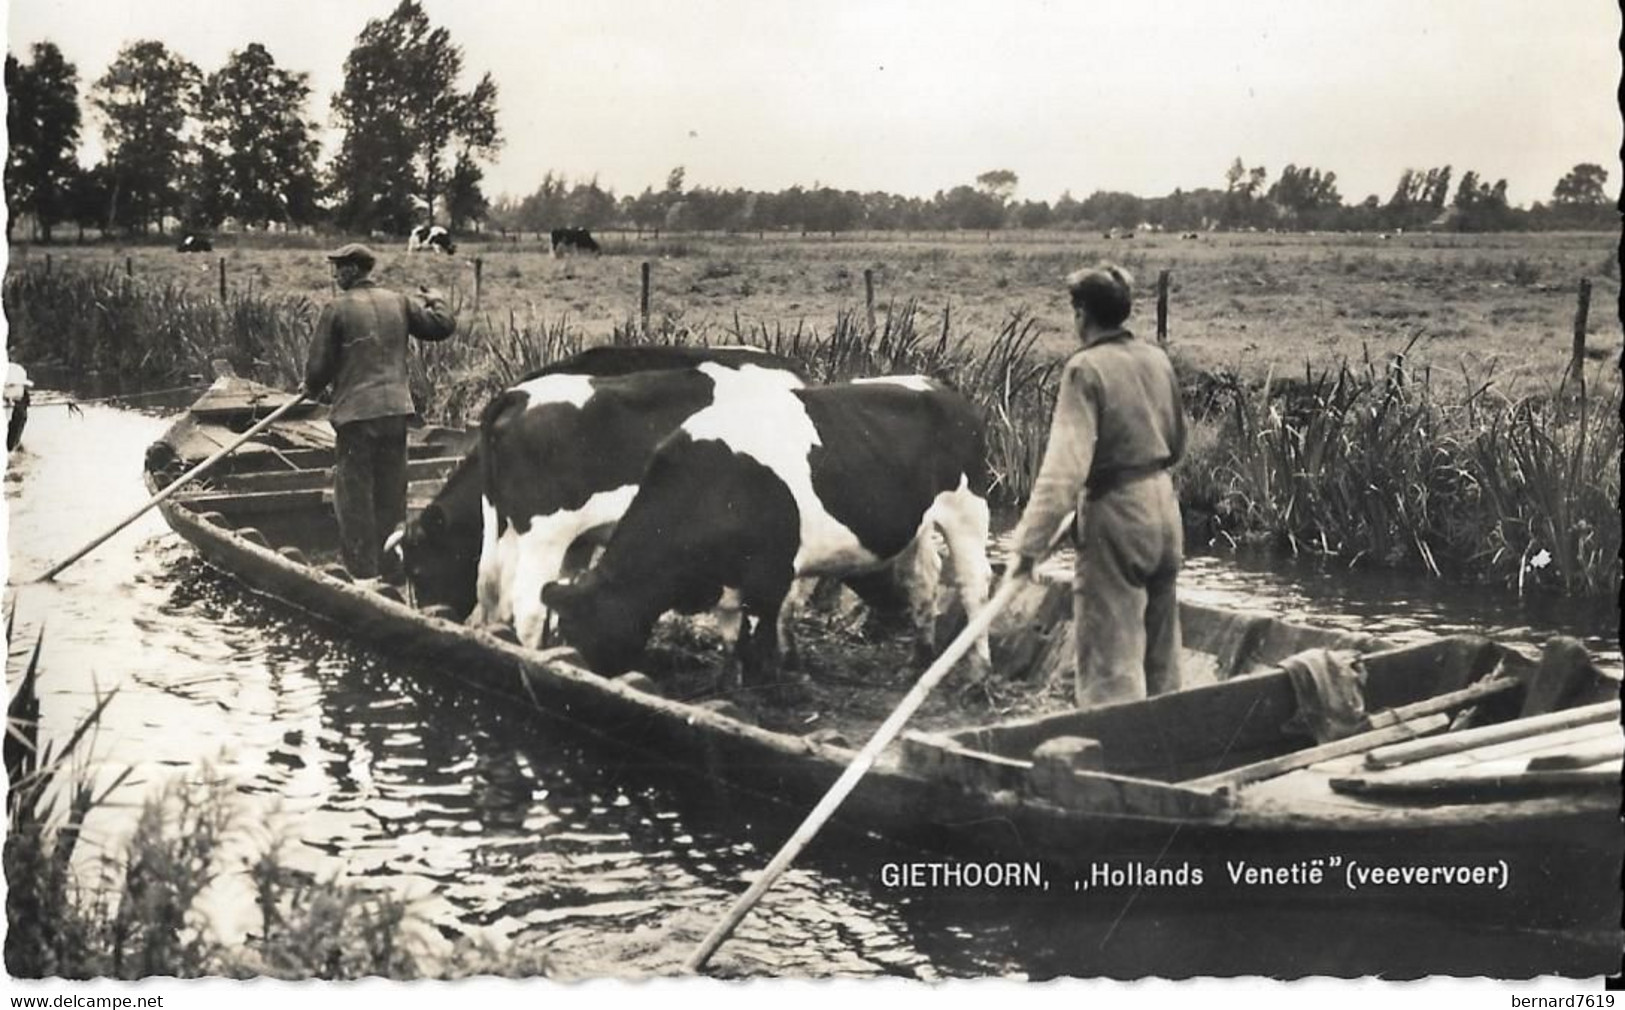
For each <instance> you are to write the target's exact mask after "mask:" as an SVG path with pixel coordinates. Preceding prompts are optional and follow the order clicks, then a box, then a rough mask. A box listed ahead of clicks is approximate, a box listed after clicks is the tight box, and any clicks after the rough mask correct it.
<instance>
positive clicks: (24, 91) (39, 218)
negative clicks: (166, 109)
mask: <svg viewBox="0 0 1625 1010" xmlns="http://www.w3.org/2000/svg"><path fill="white" fill-rule="evenodd" d="M31 55H32V57H33V60H32V62H30V63H22V62H20V61H18V60H17V58H16V57H14V56H12V55H10V54H9V53H8V54H7V55H6V129H7V131H8V132H9V134H10V146H9V147H8V148H7V149H6V200H7V202H8V203H10V205H11V215H10V216H9V217H7V218H6V239H7V240H8V241H9V240H10V239H11V227H12V221H13V220H14V219H15V217H16V216H17V215H18V214H32V215H33V216H34V220H35V221H36V222H37V223H38V226H39V231H40V237H41V238H43V239H44V240H45V241H47V242H49V241H50V240H51V227H52V226H53V225H54V224H56V222H58V221H60V220H63V219H64V218H67V217H69V216H71V209H70V207H69V206H68V202H69V201H68V193H69V191H70V190H71V188H72V187H73V184H74V180H75V178H76V177H77V175H78V173H79V163H78V162H77V161H76V160H75V158H74V151H75V150H76V149H77V148H78V146H79V72H78V70H77V69H75V68H74V65H73V64H72V63H69V62H68V61H67V60H66V59H64V58H63V56H62V51H61V50H60V49H58V48H57V47H56V45H55V44H54V43H51V42H37V43H35V44H34V46H33V48H32V50H31Z"/></svg>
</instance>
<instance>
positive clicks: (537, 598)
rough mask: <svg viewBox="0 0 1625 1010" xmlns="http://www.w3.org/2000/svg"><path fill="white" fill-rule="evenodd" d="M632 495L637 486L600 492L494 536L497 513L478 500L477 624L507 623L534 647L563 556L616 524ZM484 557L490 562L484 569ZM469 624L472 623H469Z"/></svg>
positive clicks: (521, 638)
mask: <svg viewBox="0 0 1625 1010" xmlns="http://www.w3.org/2000/svg"><path fill="white" fill-rule="evenodd" d="M637 491H638V487H637V485H636V484H626V485H623V486H621V487H618V488H616V489H614V490H613V491H600V492H598V493H597V494H595V495H593V496H592V497H591V498H589V499H587V501H586V503H585V504H584V505H582V506H581V507H580V508H578V509H571V510H568V511H563V512H554V513H551V514H548V515H534V516H531V517H530V523H529V527H530V528H529V529H527V530H526V531H525V532H524V533H520V532H519V528H518V526H516V525H515V524H513V523H511V522H510V523H508V524H506V525H505V526H504V527H503V529H502V530H501V532H500V533H498V534H497V535H496V536H494V537H493V536H492V535H491V532H490V531H491V530H493V529H494V528H495V526H496V510H495V509H494V508H493V507H492V505H491V503H490V502H489V501H484V502H482V508H483V510H484V515H485V529H486V531H487V532H486V541H485V546H484V548H483V549H482V550H481V551H480V586H479V589H480V603H479V606H478V607H477V608H476V609H475V613H476V614H479V615H480V616H481V621H480V622H478V623H487V624H505V623H508V622H509V621H512V623H513V629H514V633H515V634H516V635H517V636H518V637H519V641H520V642H521V643H522V644H524V645H527V646H530V647H532V648H535V647H536V646H539V645H540V644H541V642H542V633H543V631H544V630H545V628H546V626H547V616H548V610H547V607H545V606H543V605H542V587H543V586H545V585H547V584H548V583H549V582H553V581H556V580H557V579H558V578H559V576H560V575H561V574H563V570H564V555H565V553H566V552H568V551H569V549H570V545H571V544H573V543H575V541H576V539H577V538H578V537H580V536H581V535H583V534H584V533H587V532H588V531H589V530H594V529H597V528H598V527H600V526H604V525H606V524H612V523H617V522H620V520H621V517H622V516H623V515H625V514H626V510H627V509H628V508H629V507H630V506H631V504H632V498H633V497H634V496H635V495H636V494H637ZM487 557H490V558H491V559H492V563H491V564H490V565H489V566H488V565H487V563H486V559H487ZM470 623H476V622H474V621H473V620H472V619H471V620H470Z"/></svg>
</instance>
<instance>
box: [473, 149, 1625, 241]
mask: <svg viewBox="0 0 1625 1010" xmlns="http://www.w3.org/2000/svg"><path fill="white" fill-rule="evenodd" d="M1224 179H1225V187H1224V188H1223V189H1219V188H1217V187H1215V188H1210V189H1193V190H1178V189H1176V190H1175V191H1174V192H1172V193H1170V194H1168V195H1167V196H1162V197H1142V196H1137V195H1135V194H1133V193H1123V192H1112V191H1106V190H1100V191H1096V192H1094V193H1092V194H1090V195H1089V196H1087V197H1085V198H1084V199H1082V200H1078V199H1075V198H1074V197H1073V196H1072V195H1071V194H1070V193H1064V194H1062V195H1061V197H1060V199H1059V200H1057V201H1055V202H1054V203H1053V204H1052V203H1049V202H1047V201H1043V200H1019V201H1018V200H1016V199H1014V191H1015V189H1016V186H1017V183H1018V182H1019V177H1018V176H1017V175H1016V173H1015V172H1013V171H1010V170H1008V169H995V170H993V171H990V172H986V173H983V174H982V175H980V176H978V177H977V179H976V183H975V185H974V186H972V185H968V184H967V185H961V186H955V187H953V188H952V189H948V190H943V191H939V192H937V193H936V194H935V195H933V196H931V197H926V198H920V197H905V196H897V195H895V194H892V193H885V192H867V193H860V192H856V191H853V190H840V189H835V188H833V187H829V186H823V185H819V184H816V183H815V184H814V185H813V186H811V187H808V188H804V187H802V186H791V187H790V188H788V189H784V190H779V191H777V192H761V191H755V190H746V189H715V188H707V187H694V188H685V187H684V170H683V168H682V167H681V166H679V167H677V168H674V169H673V170H672V171H671V173H670V174H669V175H668V176H667V179H666V184H665V186H664V187H663V188H661V189H655V188H654V187H646V188H645V189H644V190H643V191H642V192H641V193H639V194H637V195H635V196H634V195H626V196H620V197H617V196H616V194H615V193H614V191H613V190H610V189H606V188H604V187H602V186H600V185H599V184H598V181H597V180H596V179H591V180H587V181H583V182H576V183H574V184H571V183H570V182H569V181H568V180H567V179H565V178H564V177H563V176H560V175H557V174H555V173H552V172H549V173H547V174H546V175H545V176H543V178H542V182H541V184H540V185H539V186H538V187H537V188H536V190H535V191H534V192H532V193H531V194H530V195H528V196H525V197H521V198H506V197H505V198H502V199H499V200H497V201H496V202H495V203H494V204H493V205H492V206H491V208H490V212H489V214H488V216H487V219H486V220H487V224H488V225H489V226H490V227H493V228H496V229H498V230H500V231H503V232H529V231H544V230H546V229H547V228H549V227H552V226H554V225H556V224H558V223H569V224H574V225H581V226H584V227H634V228H638V229H665V230H669V231H689V230H700V231H794V230H800V231H802V232H842V231H849V230H853V229H858V228H862V229H872V230H880V231H954V230H975V231H992V230H996V229H1007V228H1009V229H1038V228H1063V229H1068V228H1070V229H1097V230H1111V231H1124V230H1130V229H1138V228H1151V229H1156V230H1161V231H1178V232H1196V231H1214V230H1220V231H1241V230H1253V231H1265V230H1276V231H1311V230H1313V231H1395V230H1403V229H1407V228H1409V229H1416V228H1440V229H1446V230H1452V231H1514V230H1525V229H1559V228H1612V227H1615V226H1617V223H1618V217H1617V215H1616V212H1615V209H1614V206H1613V203H1612V202H1611V200H1610V198H1609V195H1608V191H1607V182H1608V172H1607V170H1606V169H1604V168H1602V166H1600V165H1595V164H1589V163H1587V164H1580V165H1576V166H1575V167H1574V168H1573V169H1572V170H1571V171H1569V172H1568V173H1567V174H1566V175H1564V176H1563V178H1562V179H1560V180H1559V181H1558V182H1557V185H1556V186H1555V188H1554V190H1553V194H1552V200H1551V202H1549V203H1539V202H1537V203H1535V204H1533V205H1532V206H1530V207H1528V208H1523V207H1514V206H1510V205H1509V204H1508V203H1507V197H1506V187H1507V184H1506V180H1504V179H1500V180H1496V181H1495V182H1494V183H1490V182H1488V181H1486V180H1484V179H1482V178H1481V177H1480V176H1479V175H1478V173H1477V172H1474V171H1467V172H1464V173H1463V174H1462V175H1461V177H1460V179H1459V180H1454V181H1455V182H1456V185H1455V188H1454V189H1452V187H1451V183H1452V181H1453V179H1452V168H1451V166H1449V165H1445V166H1442V167H1437V168H1428V169H1411V168H1407V169H1405V170H1404V171H1403V172H1402V173H1401V175H1400V177H1399V181H1398V183H1397V184H1396V186H1395V188H1394V192H1393V194H1392V195H1391V196H1390V197H1389V198H1388V199H1387V200H1386V201H1384V200H1383V199H1381V198H1380V197H1378V196H1375V195H1373V196H1370V197H1368V198H1366V199H1365V200H1364V201H1362V202H1360V203H1357V204H1348V203H1345V202H1344V201H1343V198H1342V197H1341V195H1340V194H1339V193H1338V190H1337V176H1336V173H1334V172H1330V171H1326V172H1323V171H1321V170H1320V169H1317V168H1313V167H1307V166H1306V167H1301V168H1300V167H1299V166H1296V165H1287V166H1286V167H1285V168H1283V169H1282V170H1281V172H1280V174H1279V175H1278V176H1277V177H1276V178H1275V179H1274V181H1273V182H1272V181H1271V180H1270V173H1269V171H1268V170H1267V169H1266V168H1264V167H1262V166H1258V167H1253V168H1246V167H1244V166H1243V165H1242V162H1241V159H1239V158H1238V159H1236V161H1235V162H1234V163H1233V164H1232V165H1231V166H1230V168H1229V169H1228V170H1227V171H1226V173H1225V176H1224Z"/></svg>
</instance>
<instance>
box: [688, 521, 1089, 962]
mask: <svg viewBox="0 0 1625 1010" xmlns="http://www.w3.org/2000/svg"><path fill="white" fill-rule="evenodd" d="M1068 525H1069V524H1063V525H1062V529H1063V530H1064V529H1066V528H1067V526H1068ZM1025 581H1026V580H1025V579H1012V578H1006V579H1005V580H1004V582H1003V583H1002V584H1001V585H1000V586H999V591H998V592H996V593H994V594H993V599H991V600H989V601H988V603H987V606H985V607H983V608H982V609H981V610H980V611H978V612H977V614H976V616H975V617H973V618H971V620H970V622H969V623H968V624H966V625H965V629H964V630H963V631H961V632H960V633H959V637H957V638H955V639H954V640H953V641H952V642H950V643H949V644H948V648H946V649H944V650H943V652H942V655H940V656H938V657H937V661H936V662H934V663H932V664H931V666H930V668H929V669H927V670H926V671H925V673H923V674H921V675H920V679H919V680H918V681H916V682H915V684H914V687H913V688H912V689H911V690H910V691H909V692H908V694H907V695H906V696H905V697H904V698H903V701H902V704H900V705H898V706H897V710H896V711H894V712H893V713H892V714H891V716H890V717H889V718H887V720H886V721H885V722H883V723H881V724H880V728H879V729H877V730H875V735H874V736H872V737H870V738H869V742H868V743H866V744H864V745H863V750H861V751H859V752H858V756H857V759H856V760H854V761H853V762H852V763H851V764H850V765H848V766H847V769H846V771H844V772H842V773H841V777H840V778H838V779H836V780H835V784H834V785H833V786H831V787H830V790H829V792H827V793H825V794H824V798H823V799H821V800H819V801H818V806H816V807H814V808H813V811H812V813H810V814H808V815H807V819H806V820H804V821H802V822H801V826H800V827H798V828H796V831H795V834H793V835H791V836H790V840H789V841H788V842H785V843H784V847H783V848H781V849H779V853H778V855H776V856H774V857H773V861H772V862H770V863H768V864H767V869H765V870H763V871H762V875H761V876H760V877H758V878H757V880H756V883H754V884H752V885H751V887H750V890H748V891H746V892H745V893H744V895H742V896H741V897H740V899H739V900H738V901H736V902H734V906H733V907H732V908H731V909H729V910H728V914H727V916H726V917H724V918H723V920H722V921H721V922H719V923H718V924H717V927H716V928H715V929H713V930H711V935H710V936H707V937H706V938H705V939H704V940H703V941H702V942H701V943H700V945H699V947H697V948H695V950H694V953H693V954H690V955H689V958H688V961H687V962H686V963H685V964H684V966H683V967H684V968H685V969H686V970H687V971H690V972H698V971H699V970H700V969H702V968H704V967H705V963H706V962H707V961H709V960H711V955H712V954H715V953H716V951H717V948H718V947H720V946H722V943H723V941H725V940H727V939H728V936H729V934H731V933H732V932H733V931H734V930H735V929H736V928H738V926H739V923H740V921H741V920H743V919H744V918H745V916H746V915H749V914H750V910H751V909H752V908H755V907H756V903H757V902H758V901H761V900H762V895H764V894H766V893H767V889H768V888H770V887H772V886H773V882H774V881H776V880H778V879H779V876H780V874H782V873H784V871H785V870H787V869H789V867H790V864H791V863H792V862H794V861H795V858H796V856H798V855H800V853H801V850H802V849H804V848H806V847H807V843H808V842H810V841H812V840H813V836H814V835H816V834H818V831H819V829H820V828H822V827H823V826H824V823H825V822H826V821H828V820H829V819H830V817H831V816H833V815H834V813H835V810H836V808H837V807H839V806H840V805H841V802H842V801H843V800H845V799H846V797H847V795H848V794H849V793H851V792H852V790H853V789H854V788H855V787H856V786H857V784H858V780H859V779H861V778H863V776H864V775H865V774H866V773H867V772H868V771H869V769H870V767H872V766H873V765H874V763H875V759H876V758H878V757H880V752H881V751H883V750H885V749H886V745H887V744H889V743H891V742H892V740H893V739H894V738H895V737H896V736H897V734H898V733H900V732H902V729H903V724H904V723H906V722H908V718H909V716H911V715H913V714H914V710H915V709H917V708H919V707H920V704H921V703H922V702H924V701H925V696H926V695H928V694H930V693H931V689H932V688H934V687H936V686H937V683H938V682H939V681H940V680H942V678H943V677H946V676H947V675H948V671H950V670H952V669H953V668H954V664H955V663H957V662H959V660H960V659H961V658H963V657H964V655H965V653H967V652H969V651H970V648H971V646H972V645H973V644H975V642H976V640H977V639H978V638H981V637H982V636H983V635H984V634H986V633H987V631H988V629H989V628H991V627H992V626H993V621H994V619H995V618H997V617H998V616H999V614H1001V613H1003V612H1004V608H1005V607H1008V606H1009V605H1010V601H1011V600H1013V599H1015V595H1016V591H1017V590H1018V589H1020V588H1021V585H1022V583H1023V582H1025Z"/></svg>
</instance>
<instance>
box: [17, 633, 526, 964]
mask: <svg viewBox="0 0 1625 1010" xmlns="http://www.w3.org/2000/svg"><path fill="white" fill-rule="evenodd" d="M10 631H11V629H10V627H9V626H8V628H7V634H8V638H9V635H10ZM42 647H43V636H42V637H41V638H40V639H38V640H36V642H35V645H34V649H33V652H32V654H31V655H30V657H29V660H28V664H27V666H26V667H25V668H24V670H23V671H22V674H21V676H20V677H19V678H17V681H16V688H15V690H14V692H13V693H12V696H11V698H10V700H9V703H8V705H7V709H6V741H5V764H6V772H7V778H8V781H9V785H10V788H9V790H8V792H7V794H6V814H7V833H6V839H5V846H4V868H5V875H6V920H7V929H6V939H5V967H6V971H7V972H8V973H9V974H10V975H12V976H13V977H17V978H69V979H89V978H120V979H138V978H146V977H152V976H172V977H177V978H199V977H205V976H216V975H218V976H228V977H233V978H253V977H259V976H269V977H276V978H284V979H307V978H321V979H357V978H364V977H368V976H374V975H379V976H385V977H389V978H398V979H404V978H419V977H462V976H467V975H475V974H488V975H507V976H528V975H539V974H547V973H548V972H549V971H550V970H551V969H550V964H549V962H548V960H547V958H546V957H545V956H544V955H543V954H541V953H540V952H538V951H535V950H530V949H526V948H516V949H510V950H497V949H495V948H494V947H492V946H491V945H489V944H488V943H476V942H463V943H459V944H457V945H455V946H453V947H452V948H451V949H449V950H444V949H440V950H432V949H430V948H429V947H428V946H427V944H426V943H425V942H424V937H425V936H426V935H427V930H426V927H425V925H424V924H423V923H422V922H421V921H419V917H418V916H417V915H416V913H415V912H414V911H413V909H412V908H411V907H410V905H409V904H408V903H407V902H405V901H403V900H402V899H399V898H397V897H394V896H392V895H388V894H379V893H376V892H373V891H370V890H363V889H360V888H356V887H353V886H350V885H347V884H344V883H342V882H340V881H339V880H337V879H336V878H328V879H325V880H321V879H317V878H315V877H313V876H312V875H311V874H309V873H305V872H302V871H298V870H294V869H292V868H291V867H289V865H288V863H287V861H286V860H285V859H284V857H283V854H282V850H283V840H282V839H281V838H273V839H271V840H270V844H268V845H266V846H265V847H264V848H263V849H262V850H261V851H260V852H259V854H258V855H257V856H256V857H254V858H253V860H252V861H251V863H250V864H249V866H248V869H247V877H248V882H249V884H250V885H251V886H252V888H253V892H254V895H255V902H256V905H257V907H258V910H259V913H260V922H259V927H258V930H257V932H256V933H255V935H253V936H252V937H250V938H248V939H246V940H245V941H244V942H240V943H236V942H228V941H227V940H226V939H225V938H222V937H220V936H218V935H217V934H216V932H215V931H214V930H213V929H212V928H211V923H210V920H209V917H208V915H207V914H206V912H205V910H204V904H205V902H206V896H207V894H208V892H209V891H210V889H211V888H213V887H216V886H217V885H218V884H220V883H221V882H222V881H223V880H224V878H226V877H228V876H230V875H232V874H237V873H241V872H242V871H241V870H240V869H238V868H236V865H235V861H234V860H233V859H232V858H231V856H230V854H229V853H230V851H231V847H232V843H233V841H235V840H236V838H237V837H238V834H239V832H240V831H241V830H242V824H241V821H242V817H241V811H240V809H239V807H238V805H237V801H236V799H235V797H236V791H235V789H234V788H233V787H232V786H231V784H230V783H228V782H226V781H225V780H223V779H222V778H220V777H218V776H216V775H215V774H213V773H212V772H211V771H210V770H209V769H208V768H207V767H204V768H202V769H200V770H198V771H197V772H195V773H194V774H191V775H187V776H183V777H181V778H178V779H176V780H173V781H171V782H169V783H168V784H166V785H164V786H163V787H162V789H161V790H160V791H159V792H158V793H157V794H156V795H152V796H149V797H148V798H147V799H146V800H145V801H144V802H143V804H142V806H141V809H140V812H139V814H138V815H137V818H136V821H135V825H134V829H133V831H132V832H131V833H130V835H129V837H128V838H127V839H126V840H124V841H123V843H122V844H121V845H118V846H116V847H112V848H109V849H108V850H107V851H104V852H102V853H100V854H99V855H98V856H96V857H95V858H84V857H82V856H81V854H80V853H79V849H80V841H81V838H82V837H83V835H84V826H85V823H86V821H87V819H88V818H89V817H91V815H92V814H93V813H94V812H95V811H96V810H97V809H98V808H100V807H102V806H103V804H104V803H105V801H106V800H107V799H108V797H109V796H110V795H111V794H112V792H113V791H114V790H115V789H117V788H119V787H120V786H122V785H123V784H124V783H125V781H126V780H127V778H128V776H129V775H130V770H129V769H125V770H123V771H121V772H118V773H116V774H114V775H113V776H112V777H111V779H110V780H109V781H107V782H105V783H101V784H97V783H96V782H95V781H94V778H93V776H92V775H91V774H90V772H89V771H88V770H87V764H86V761H85V756H86V754H87V753H88V752H89V750H90V749H91V745H92V742H93V740H94V737H95V730H96V727H97V726H98V725H99V724H100V721H101V719H102V717H103V714H104V713H105V711H106V710H107V708H108V705H109V704H110V703H111V702H112V701H113V700H114V697H115V695H116V694H117V692H116V691H111V692H108V693H107V694H105V695H99V696H98V697H97V699H96V701H95V704H94V705H93V706H92V708H91V710H90V711H89V712H88V713H87V714H86V715H85V716H83V717H82V718H81V719H80V720H79V722H78V723H77V725H76V726H75V727H74V729H73V730H72V731H71V732H70V733H69V735H68V737H67V739H66V740H65V741H63V742H61V743H60V744H59V745H58V744H54V743H52V742H50V741H48V740H42V735H41V732H40V719H39V710H40V697H39V677H40V657H41V652H42Z"/></svg>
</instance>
